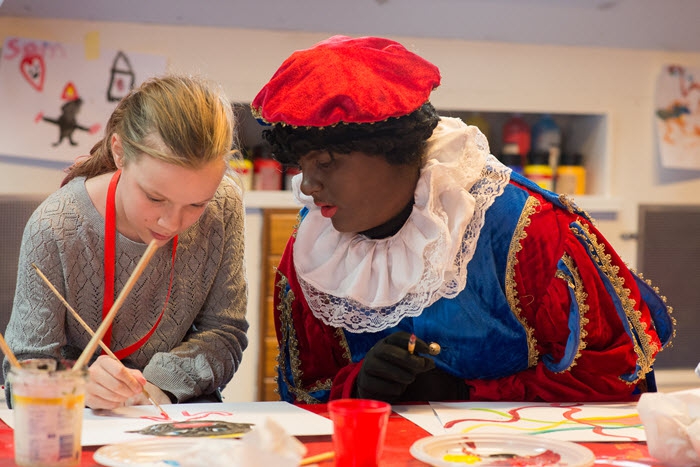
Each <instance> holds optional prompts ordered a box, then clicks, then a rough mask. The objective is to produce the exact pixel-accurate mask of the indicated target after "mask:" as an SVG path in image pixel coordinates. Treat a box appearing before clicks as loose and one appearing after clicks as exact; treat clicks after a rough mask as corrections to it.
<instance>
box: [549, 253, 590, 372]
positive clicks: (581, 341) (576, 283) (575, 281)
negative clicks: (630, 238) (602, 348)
mask: <svg viewBox="0 0 700 467" xmlns="http://www.w3.org/2000/svg"><path fill="white" fill-rule="evenodd" d="M561 260H562V261H563V262H564V264H565V265H566V268H567V269H568V270H569V273H568V274H567V273H566V272H565V271H562V270H561V269H559V270H557V272H556V274H555V275H556V277H558V278H559V279H562V280H564V281H566V284H567V285H568V287H569V288H570V289H571V290H573V292H574V299H575V300H576V305H577V306H578V310H579V323H578V326H579V334H578V348H577V349H576V355H575V356H574V358H573V359H572V360H571V364H570V365H569V366H568V367H567V368H564V369H563V370H561V371H558V373H563V372H564V371H568V370H570V369H571V368H573V367H574V366H576V363H577V362H576V361H577V360H578V358H579V357H580V356H581V351H582V350H583V349H585V348H586V336H587V335H588V331H586V329H585V327H586V325H587V324H588V322H589V320H588V318H586V313H588V309H589V307H588V305H587V304H586V300H587V299H588V294H587V293H586V292H585V291H584V287H583V281H582V280H581V275H580V274H579V272H578V268H576V265H575V264H574V260H573V258H572V257H571V256H569V255H568V254H566V253H564V255H563V256H562V258H561Z"/></svg>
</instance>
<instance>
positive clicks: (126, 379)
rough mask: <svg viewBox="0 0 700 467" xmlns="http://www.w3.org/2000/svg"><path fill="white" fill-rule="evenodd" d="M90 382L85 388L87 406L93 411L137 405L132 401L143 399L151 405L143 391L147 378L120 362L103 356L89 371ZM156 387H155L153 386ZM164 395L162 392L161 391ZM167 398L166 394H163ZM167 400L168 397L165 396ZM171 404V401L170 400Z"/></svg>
mask: <svg viewBox="0 0 700 467" xmlns="http://www.w3.org/2000/svg"><path fill="white" fill-rule="evenodd" d="M88 375H89V378H88V382H87V385H86V386H85V406H86V407H90V408H92V409H114V408H117V407H123V406H125V405H135V404H134V402H131V403H130V402H129V401H130V399H132V400H134V401H135V400H140V399H138V397H137V396H140V397H143V399H144V400H145V403H147V404H148V403H150V402H149V401H148V399H147V398H146V397H145V396H144V395H143V393H142V390H143V387H144V385H145V384H146V378H144V377H143V374H141V372H140V371H138V370H130V369H128V368H126V367H125V366H124V365H123V364H122V363H121V362H120V361H118V360H115V359H113V358H111V357H109V356H107V355H101V356H99V357H98V358H97V360H96V361H95V363H93V364H92V365H90V368H89V369H88ZM153 387H155V386H153ZM160 392H161V393H162V391H160ZM163 395H164V396H165V394H163ZM165 397H166V399H167V396H165ZM168 402H169V399H168Z"/></svg>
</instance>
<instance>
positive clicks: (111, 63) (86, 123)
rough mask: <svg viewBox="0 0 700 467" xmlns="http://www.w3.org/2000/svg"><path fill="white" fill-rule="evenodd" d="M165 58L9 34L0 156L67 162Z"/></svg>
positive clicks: (2, 63) (0, 96)
mask: <svg viewBox="0 0 700 467" xmlns="http://www.w3.org/2000/svg"><path fill="white" fill-rule="evenodd" d="M165 66H166V60H165V57H161V56H154V55H146V54H136V53H129V52H125V51H118V50H105V49H102V50H100V51H99V53H98V54H96V56H95V57H94V58H93V57H92V55H90V54H87V53H86V50H85V46H84V45H72V44H63V43H59V42H48V41H41V40H35V39H23V38H19V37H8V38H7V39H6V40H5V43H4V45H3V47H2V51H1V53H0V102H2V105H1V106H0V155H3V156H13V157H15V158H25V159H27V160H28V161H31V160H37V159H38V160H45V161H54V162H55V161H59V162H66V164H65V165H69V164H70V163H71V162H72V161H73V160H74V159H75V158H76V157H78V156H82V155H86V154H88V153H89V151H90V149H91V148H92V146H93V145H94V144H95V143H96V142H97V141H98V140H99V139H100V138H101V137H102V131H103V129H104V125H105V124H106V122H107V120H108V118H109V116H110V114H111V113H112V111H113V110H114V107H115V106H116V103H117V102H118V101H119V100H120V99H121V98H122V97H123V96H125V95H126V94H127V93H128V92H129V91H130V90H131V89H133V88H134V87H135V86H137V85H139V84H140V83H141V82H142V81H144V80H145V79H147V78H149V77H151V76H155V75H160V74H162V73H163V72H164V71H165Z"/></svg>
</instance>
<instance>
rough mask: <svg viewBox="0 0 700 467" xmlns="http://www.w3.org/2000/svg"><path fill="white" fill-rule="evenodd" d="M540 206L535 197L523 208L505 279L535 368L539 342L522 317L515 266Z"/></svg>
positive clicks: (514, 235)
mask: <svg viewBox="0 0 700 467" xmlns="http://www.w3.org/2000/svg"><path fill="white" fill-rule="evenodd" d="M539 206H540V202H539V200H538V199H537V198H535V197H534V196H530V197H529V198H528V199H527V201H526V202H525V206H524V207H523V210H522V212H521V213H520V218H519V219H518V224H517V225H516V227H515V232H513V237H512V238H511V240H510V247H509V248H508V263H507V264H506V278H505V281H506V284H505V289H506V299H507V300H508V305H509V306H510V310H511V311H512V312H513V314H514V315H515V317H516V318H517V319H518V321H519V322H520V324H521V325H522V326H523V329H524V330H525V333H526V334H527V363H528V366H529V367H534V366H536V365H537V360H538V359H539V352H538V351H537V340H536V339H535V338H534V330H533V329H532V327H530V325H529V324H528V323H527V320H526V319H525V318H524V317H523V316H522V309H521V308H520V298H519V297H518V291H517V289H516V284H515V266H516V265H517V264H518V258H517V257H516V256H517V254H518V253H519V252H520V250H522V249H523V245H522V240H523V239H524V238H525V237H527V232H525V229H526V228H527V227H528V226H529V225H530V222H531V221H530V216H532V215H533V214H534V213H535V212H536V211H537V208H538V207H539Z"/></svg>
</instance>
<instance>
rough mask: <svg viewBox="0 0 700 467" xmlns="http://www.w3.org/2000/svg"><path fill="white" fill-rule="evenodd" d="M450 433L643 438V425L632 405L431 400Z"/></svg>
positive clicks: (628, 439)
mask: <svg viewBox="0 0 700 467" xmlns="http://www.w3.org/2000/svg"><path fill="white" fill-rule="evenodd" d="M431 406H432V408H433V410H435V413H436V415H437V416H438V418H439V419H440V421H441V423H442V425H443V427H444V428H445V430H447V431H448V432H450V433H470V434H507V433H511V434H512V433H521V434H528V435H536V436H544V437H547V438H553V439H561V440H580V441H643V440H645V439H646V435H645V433H644V426H643V425H642V423H641V420H640V419H639V415H638V414H637V412H636V409H635V406H634V405H631V404H600V405H596V404H583V403H549V404H548V403H539V404H528V405H523V404H518V403H489V404H481V405H478V404H476V403H459V404H450V403H431Z"/></svg>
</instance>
